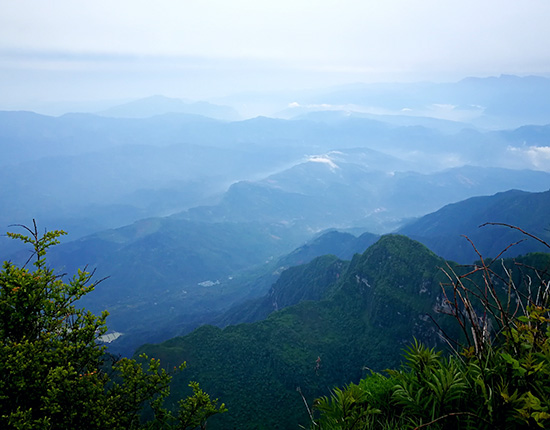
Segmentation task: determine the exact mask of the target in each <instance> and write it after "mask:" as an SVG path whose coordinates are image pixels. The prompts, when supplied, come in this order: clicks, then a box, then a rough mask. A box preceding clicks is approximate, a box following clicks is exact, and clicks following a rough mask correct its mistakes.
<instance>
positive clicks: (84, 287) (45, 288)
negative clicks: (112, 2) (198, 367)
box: [0, 224, 225, 429]
mask: <svg viewBox="0 0 550 430" xmlns="http://www.w3.org/2000/svg"><path fill="white" fill-rule="evenodd" d="M23 227H24V226H23ZM24 228H25V229H26V230H27V231H28V232H29V233H30V236H26V235H23V234H18V233H8V236H9V237H11V238H14V239H19V240H22V241H23V242H25V243H28V244H30V245H32V247H33V253H32V255H31V258H30V259H29V261H30V260H31V259H32V258H34V259H35V261H34V263H33V265H34V270H29V269H27V268H26V267H23V268H20V267H17V266H15V265H14V264H12V263H10V262H5V263H4V265H3V268H2V271H1V272H0V427H1V428H5V429H36V428H41V429H69V428H74V429H77V428H87V429H107V428H108V429H119V428H120V429H122V428H124V429H137V428H142V427H145V428H176V429H187V428H197V427H200V428H204V423H205V421H206V419H207V418H208V417H209V416H211V415H213V414H216V413H219V412H223V411H225V406H224V405H223V404H222V405H220V406H219V407H218V406H217V403H216V401H213V402H212V401H210V398H209V397H208V395H207V394H205V393H204V392H202V390H200V388H199V387H198V386H193V388H194V395H193V396H192V397H190V398H188V399H185V400H183V401H182V403H181V404H180V412H179V413H178V414H177V415H173V414H172V413H171V412H169V411H168V410H166V409H164V408H163V407H162V403H163V400H164V398H165V397H166V396H167V395H168V393H169V385H170V381H171V379H172V376H171V375H170V374H168V373H167V372H166V371H165V370H164V369H161V367H160V363H159V361H158V360H155V359H154V358H152V359H150V360H149V359H148V358H147V357H146V356H142V357H141V360H142V362H138V361H136V360H131V359H127V358H122V359H120V360H114V359H113V358H112V357H110V356H108V355H107V354H106V353H105V348H104V347H103V346H100V344H99V341H98V337H99V336H101V335H102V334H104V333H105V332H106V330H107V328H106V325H105V320H106V318H107V313H106V312H104V313H102V314H101V315H100V316H96V315H93V314H92V313H91V312H89V311H85V310H83V309H79V308H77V307H76V301H77V300H79V299H80V298H81V297H83V296H84V295H85V294H87V293H89V292H91V291H93V289H94V286H95V285H97V283H93V282H92V281H91V279H92V276H93V273H88V272H86V271H80V270H79V271H78V273H77V274H76V275H75V276H73V278H72V279H71V280H70V281H69V282H68V283H65V282H64V281H63V279H62V276H59V275H56V274H55V272H54V271H53V270H52V269H50V268H48V267H47V264H46V253H47V250H48V248H49V247H51V246H53V245H55V244H57V243H59V241H58V238H59V237H60V236H61V235H63V234H65V233H64V232H63V231H57V230H56V231H51V232H46V233H45V234H44V235H42V236H40V235H39V234H38V231H37V228H36V224H34V229H30V228H28V227H24ZM27 263H28V262H27ZM25 266H26V265H25ZM143 362H145V363H147V365H146V366H145V367H144V363H143ZM183 368H184V365H182V366H179V368H175V369H174V372H177V371H179V370H182V369H183ZM147 403H148V404H150V407H151V408H152V410H153V412H154V414H155V417H156V419H154V420H151V421H150V422H147V423H142V422H141V418H140V417H141V410H142V408H143V406H144V405H145V404H147ZM188 405H193V407H192V408H189V407H188Z"/></svg>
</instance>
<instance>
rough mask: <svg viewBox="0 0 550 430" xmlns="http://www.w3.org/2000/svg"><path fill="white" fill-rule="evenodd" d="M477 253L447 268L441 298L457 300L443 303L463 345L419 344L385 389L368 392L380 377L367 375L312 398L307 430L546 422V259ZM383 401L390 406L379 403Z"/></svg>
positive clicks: (549, 361) (549, 355)
mask: <svg viewBox="0 0 550 430" xmlns="http://www.w3.org/2000/svg"><path fill="white" fill-rule="evenodd" d="M543 243H544V242H543ZM545 245H546V246H548V245H547V244H546V243H545ZM479 256H480V262H478V264H477V265H476V266H475V267H474V268H473V269H472V270H471V271H467V273H465V274H462V275H460V274H457V273H456V272H454V271H453V269H452V268H451V266H448V268H447V270H448V271H449V273H448V275H449V279H450V280H451V281H452V282H451V283H450V284H451V285H450V290H444V295H445V297H452V298H453V300H449V299H447V301H446V303H445V305H446V306H445V307H444V309H446V313H449V314H450V315H452V316H453V317H454V318H455V320H456V321H457V322H458V325H459V326H460V327H461V328H462V330H463V334H464V336H463V340H464V341H465V344H463V345H459V346H458V347H457V348H456V349H454V351H455V354H454V355H451V356H450V357H448V358H444V357H443V356H442V353H441V352H437V351H435V350H434V349H429V348H426V347H424V346H423V345H422V344H420V343H419V342H417V341H416V340H415V341H414V343H413V344H412V345H411V346H410V347H409V348H407V349H406V351H405V354H404V358H405V363H404V365H403V366H402V368H401V369H400V370H388V371H387V372H388V373H389V375H390V378H389V380H392V381H393V385H392V386H391V387H389V388H388V389H387V390H385V391H378V392H376V393H375V394H374V395H373V392H372V391H369V389H368V387H370V386H371V385H372V383H371V381H373V380H375V379H380V378H383V377H382V376H381V375H379V374H373V375H371V376H369V377H367V378H365V379H363V380H362V381H361V382H360V383H359V384H358V385H353V384H350V385H348V386H347V387H345V388H344V389H335V390H334V391H333V393H332V395H331V397H330V398H329V397H322V398H320V399H318V400H317V402H316V404H315V408H316V410H317V411H318V412H319V413H320V414H321V415H320V417H319V418H314V420H313V422H312V428H314V429H318V428H319V429H356V428H361V429H380V428H414V429H420V428H430V429H510V430H512V429H529V428H550V294H549V290H550V279H549V278H550V276H549V273H548V266H546V267H545V265H547V264H548V259H547V258H541V255H540V254H539V255H535V256H534V258H533V259H531V261H538V262H539V263H544V264H542V266H539V268H538V269H536V268H534V267H530V266H527V265H525V264H524V263H523V262H522V261H518V262H516V267H515V269H518V270H515V271H514V270H512V269H508V268H506V266H505V265H504V264H502V265H501V266H500V267H499V266H498V265H497V266H493V265H494V263H495V261H496V260H494V261H484V260H483V258H481V255H479ZM518 271H519V273H520V274H521V275H522V276H523V281H524V283H523V284H522V285H520V284H519V280H520V279H521V278H519V277H518V276H517V273H518ZM491 327H493V328H494V330H491ZM449 342H450V344H452V343H453V342H456V339H455V340H453V339H449ZM458 352H460V353H458ZM384 402H385V404H386V405H389V406H386V409H383V408H380V407H379V405H381V404H383V403H384Z"/></svg>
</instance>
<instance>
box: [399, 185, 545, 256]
mask: <svg viewBox="0 0 550 430" xmlns="http://www.w3.org/2000/svg"><path fill="white" fill-rule="evenodd" d="M549 213H550V190H549V191H545V192H540V193H528V192H525V191H519V190H511V191H507V192H502V193H497V194H495V195H493V196H483V197H472V198H470V199H467V200H464V201H461V202H458V203H454V204H450V205H447V206H445V207H443V208H441V209H440V210H438V211H436V212H434V213H431V214H429V215H425V216H423V217H422V218H420V219H418V220H417V221H415V222H412V223H411V224H409V225H407V226H405V227H403V228H401V229H400V230H399V232H400V233H401V234H406V235H407V236H409V237H411V238H413V239H416V240H418V241H420V242H422V243H424V244H425V245H426V246H427V247H428V248H430V249H431V250H432V251H434V252H435V253H436V254H438V255H441V256H442V257H444V258H447V259H450V260H454V261H457V262H460V263H467V264H468V263H471V262H472V261H474V260H476V259H478V258H479V257H478V255H477V253H476V252H475V251H474V249H473V247H472V245H471V244H470V242H469V241H468V240H467V239H466V238H465V237H464V236H467V237H468V238H469V239H470V240H471V241H472V242H473V244H475V246H476V248H477V250H478V251H479V252H480V253H481V254H482V255H483V256H484V257H491V258H494V257H496V256H498V255H499V254H500V253H501V251H504V250H505V248H506V247H507V246H508V245H510V244H513V243H515V242H517V241H521V240H524V241H523V242H521V243H519V244H517V245H515V246H513V247H512V248H510V249H509V250H508V251H506V252H505V253H504V254H503V256H504V257H513V256H517V255H521V254H525V253H527V252H534V251H541V252H548V248H547V247H546V246H544V245H543V244H542V243H540V242H538V241H536V240H535V239H533V238H529V237H527V236H525V235H523V234H522V233H521V232H520V231H518V230H515V229H512V228H510V227H506V226H502V225H486V226H484V227H481V225H483V224H485V223H499V224H508V225H510V226H515V227H519V228H521V229H523V230H524V231H526V232H528V233H530V234H533V235H535V236H537V237H539V238H540V239H542V240H544V241H546V243H550V219H549V217H548V214H549Z"/></svg>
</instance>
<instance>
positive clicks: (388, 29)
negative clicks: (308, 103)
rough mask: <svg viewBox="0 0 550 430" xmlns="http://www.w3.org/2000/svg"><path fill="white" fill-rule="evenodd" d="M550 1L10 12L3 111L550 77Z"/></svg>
mask: <svg viewBox="0 0 550 430" xmlns="http://www.w3.org/2000/svg"><path fill="white" fill-rule="evenodd" d="M549 20H550V0H524V1H522V2H519V1H517V0H475V1H474V0H461V1H447V0H385V1H379V0H378V1H371V0H360V1H358V0H348V1H346V0H316V1H303V0H277V1H261V0H230V1H229V0H155V1H152V0H150V1H143V0H116V1H113V0H110V1H104V0H95V1H93V2H92V1H87V2H85V1H81V0H50V1H43V0H35V1H30V0H0V109H20V108H25V107H32V106H37V105H39V104H40V103H46V102H67V101H71V102H77V101H82V102H90V101H96V102H98V103H99V102H101V101H105V100H124V99H135V98H139V97H145V96H149V95H153V94H163V95H166V96H171V97H180V98H185V99H191V100H203V99H204V100H207V99H212V98H216V97H219V96H225V95H230V94H235V93H239V92H242V91H263V92H277V91H282V90H283V89H284V90H297V89H303V88H319V87H323V86H329V85H340V84H346V83H355V82H367V83H370V82H396V81H397V82H410V81H427V80H429V81H438V82H451V81H456V80H459V79H461V78H464V77H467V76H480V77H483V76H498V75H500V74H517V75H541V76H550V43H548V41H549V40H550V26H549V25H548V22H549Z"/></svg>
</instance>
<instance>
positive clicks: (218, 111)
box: [97, 95, 240, 121]
mask: <svg viewBox="0 0 550 430" xmlns="http://www.w3.org/2000/svg"><path fill="white" fill-rule="evenodd" d="M170 113H179V114H188V115H197V116H204V117H207V118H214V119H219V120H222V121H236V120H239V119H240V116H239V113H238V112H237V111H236V110H235V109H233V108H231V107H229V106H221V105H217V104H213V103H208V102H204V101H200V102H189V101H185V100H182V99H176V98H171V97H165V96H160V95H156V96H151V97H146V98H143V99H138V100H134V101H131V102H128V103H124V104H121V105H117V106H113V107H111V108H109V109H105V110H103V111H100V112H97V114H98V115H101V116H107V117H113V118H149V117H152V116H158V115H165V114H170Z"/></svg>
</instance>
